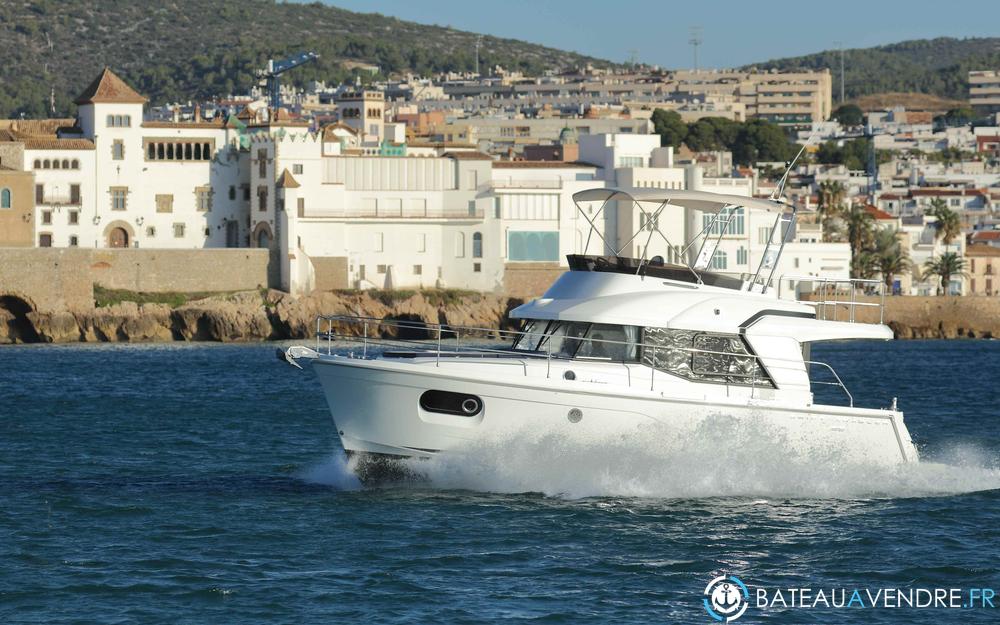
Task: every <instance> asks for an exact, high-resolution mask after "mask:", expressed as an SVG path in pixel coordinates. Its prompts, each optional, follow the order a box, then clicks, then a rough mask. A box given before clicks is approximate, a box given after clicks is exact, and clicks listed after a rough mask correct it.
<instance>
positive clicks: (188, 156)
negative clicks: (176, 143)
mask: <svg viewBox="0 0 1000 625" xmlns="http://www.w3.org/2000/svg"><path fill="white" fill-rule="evenodd" d="M184 160H186V161H190V160H191V144H190V143H185V144H184Z"/></svg>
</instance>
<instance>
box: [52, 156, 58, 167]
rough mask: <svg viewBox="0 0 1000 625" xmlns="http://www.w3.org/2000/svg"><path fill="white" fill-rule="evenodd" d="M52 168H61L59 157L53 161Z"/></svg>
mask: <svg viewBox="0 0 1000 625" xmlns="http://www.w3.org/2000/svg"><path fill="white" fill-rule="evenodd" d="M52 169H59V159H58V158H57V159H55V160H54V161H52Z"/></svg>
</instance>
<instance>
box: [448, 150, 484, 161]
mask: <svg viewBox="0 0 1000 625" xmlns="http://www.w3.org/2000/svg"><path fill="white" fill-rule="evenodd" d="M442 156H444V157H445V158H453V159H455V160H457V161H492V160H493V157H492V156H490V155H489V154H483V153H482V152H471V151H470V152H445V153H444V154H443V155H442Z"/></svg>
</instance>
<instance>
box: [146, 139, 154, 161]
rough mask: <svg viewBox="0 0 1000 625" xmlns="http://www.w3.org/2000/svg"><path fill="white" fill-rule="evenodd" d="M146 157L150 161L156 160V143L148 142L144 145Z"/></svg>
mask: <svg viewBox="0 0 1000 625" xmlns="http://www.w3.org/2000/svg"><path fill="white" fill-rule="evenodd" d="M146 159H147V160H150V161H155V160H156V144H155V143H150V144H149V145H147V146H146Z"/></svg>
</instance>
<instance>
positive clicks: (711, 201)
mask: <svg viewBox="0 0 1000 625" xmlns="http://www.w3.org/2000/svg"><path fill="white" fill-rule="evenodd" d="M573 201H574V202H576V203H578V204H579V203H580V202H609V201H628V202H657V203H661V204H676V205H677V206H683V207H684V208H690V209H693V210H699V211H702V212H705V213H718V212H719V211H721V210H722V209H723V208H725V207H727V206H742V207H743V208H746V209H753V210H763V211H767V212H769V213H784V212H785V211H787V210H791V208H792V207H791V206H788V205H787V204H783V203H781V202H775V201H774V200H766V199H761V198H753V197H745V196H742V195H728V194H723V193H709V192H708V191H684V190H680V189H646V188H635V189H615V188H601V187H599V188H596V189H586V190H584V191H578V192H577V193H574V194H573Z"/></svg>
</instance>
